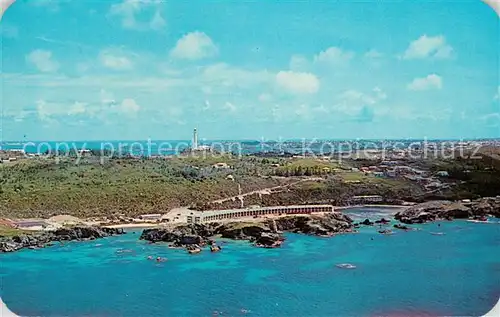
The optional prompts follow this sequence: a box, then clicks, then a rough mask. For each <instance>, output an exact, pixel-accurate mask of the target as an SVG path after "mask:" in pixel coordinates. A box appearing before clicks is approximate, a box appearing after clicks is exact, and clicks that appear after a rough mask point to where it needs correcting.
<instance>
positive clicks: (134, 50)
mask: <svg viewBox="0 0 500 317" xmlns="http://www.w3.org/2000/svg"><path fill="white" fill-rule="evenodd" d="M0 25H1V38H2V52H1V53H2V59H3V63H2V65H1V70H2V86H0V87H1V90H2V91H1V92H2V98H1V103H2V104H1V106H2V110H3V118H2V128H3V136H4V139H5V140H22V139H23V138H24V136H25V135H26V138H27V139H30V140H119V139H146V138H153V139H189V138H190V135H191V131H192V129H193V128H194V127H197V128H198V129H199V131H200V135H201V136H202V137H203V138H207V139H260V138H267V139H275V138H280V137H281V138H315V137H317V138H336V139H338V138H423V137H429V138H477V137H500V100H499V73H500V72H499V71H500V66H499V52H500V42H499V38H500V34H499V33H500V26H499V18H498V16H497V15H496V14H495V12H494V11H493V10H492V9H490V8H489V7H488V6H487V5H485V4H483V3H482V2H480V1H479V0H462V1H439V2H438V1H435V2H434V3H433V2H431V1H373V2H371V3H370V2H368V1H363V2H353V1H350V0H349V1H347V0H340V1H335V2H334V1H314V2H299V1H264V0H262V1H253V2H248V1H236V0H235V1H196V0H192V1H188V2H184V1H182V2H181V1H173V0H172V1H168V2H165V1H158V0H120V1H104V0H102V1H66V0H57V1H52V0H32V1H28V0H18V1H17V2H16V3H14V4H13V5H12V6H11V7H10V8H9V9H8V10H7V11H6V13H5V16H4V17H3V19H2V21H1V24H0Z"/></svg>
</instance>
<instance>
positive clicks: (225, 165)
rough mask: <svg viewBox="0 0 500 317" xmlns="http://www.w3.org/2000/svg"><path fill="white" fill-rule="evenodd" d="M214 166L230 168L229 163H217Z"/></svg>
mask: <svg viewBox="0 0 500 317" xmlns="http://www.w3.org/2000/svg"><path fill="white" fill-rule="evenodd" d="M212 167H213V168H229V165H228V164H227V163H216V164H214V165H213V166H212Z"/></svg>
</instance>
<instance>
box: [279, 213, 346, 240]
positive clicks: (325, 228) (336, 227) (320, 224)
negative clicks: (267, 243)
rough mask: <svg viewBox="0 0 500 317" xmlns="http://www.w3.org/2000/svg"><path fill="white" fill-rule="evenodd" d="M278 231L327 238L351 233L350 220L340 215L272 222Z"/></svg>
mask: <svg viewBox="0 0 500 317" xmlns="http://www.w3.org/2000/svg"><path fill="white" fill-rule="evenodd" d="M274 222H275V223H276V227H277V229H278V230H280V231H290V232H295V233H304V234H311V235H319V236H327V235H333V234H336V233H346V232H352V229H353V225H352V219H351V218H349V216H347V215H344V214H342V213H329V214H326V215H321V216H289V217H284V218H278V219H276V220H275V221H274Z"/></svg>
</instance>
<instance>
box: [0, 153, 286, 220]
mask: <svg viewBox="0 0 500 317" xmlns="http://www.w3.org/2000/svg"><path fill="white" fill-rule="evenodd" d="M224 159H225V160H226V162H228V164H229V163H231V164H234V165H235V166H234V168H233V169H216V168H213V167H212V165H213V164H212V163H213V162H217V163H218V162H221V161H223V160H224ZM266 169H269V168H268V167H266V166H265V165H262V164H260V163H254V162H250V161H248V160H239V161H236V160H234V159H233V158H231V157H226V158H215V159H214V158H210V159H196V158H175V159H164V158H158V159H142V160H141V159H132V158H122V159H112V160H110V161H108V162H106V163H105V164H103V165H101V164H99V161H98V160H95V159H93V158H88V159H87V160H85V161H82V162H81V163H80V164H78V165H77V164H75V162H74V161H71V160H66V161H61V162H59V164H57V163H56V162H55V161H54V160H23V161H21V162H18V163H17V164H13V165H8V166H7V165H6V166H3V168H1V169H0V216H4V217H6V216H10V217H19V218H27V217H51V216H53V215H57V214H70V215H73V216H77V217H89V216H110V215H127V216H135V215H138V214H144V213H158V212H166V211H168V210H170V209H171V208H175V207H180V206H189V205H192V204H195V203H206V202H209V201H212V200H215V199H220V198H224V197H229V196H234V195H237V194H238V184H239V185H240V186H241V190H242V191H243V192H248V191H253V190H256V189H262V188H267V187H273V186H277V185H280V184H282V183H283V182H286V180H277V179H274V178H271V177H265V176H264V177H262V176H258V175H259V174H260V173H264V172H265V170H266ZM229 175H232V177H231V178H229V177H228V176H229Z"/></svg>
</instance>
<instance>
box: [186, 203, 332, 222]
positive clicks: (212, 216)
mask: <svg viewBox="0 0 500 317" xmlns="http://www.w3.org/2000/svg"><path fill="white" fill-rule="evenodd" d="M333 210H334V209H333V206H332V205H295V206H275V207H257V208H246V209H231V210H210V211H197V212H193V213H192V215H190V216H187V222H188V223H202V222H210V221H221V220H226V219H237V218H244V217H255V216H265V215H275V216H276V215H283V214H287V215H291V214H311V213H316V212H333Z"/></svg>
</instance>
